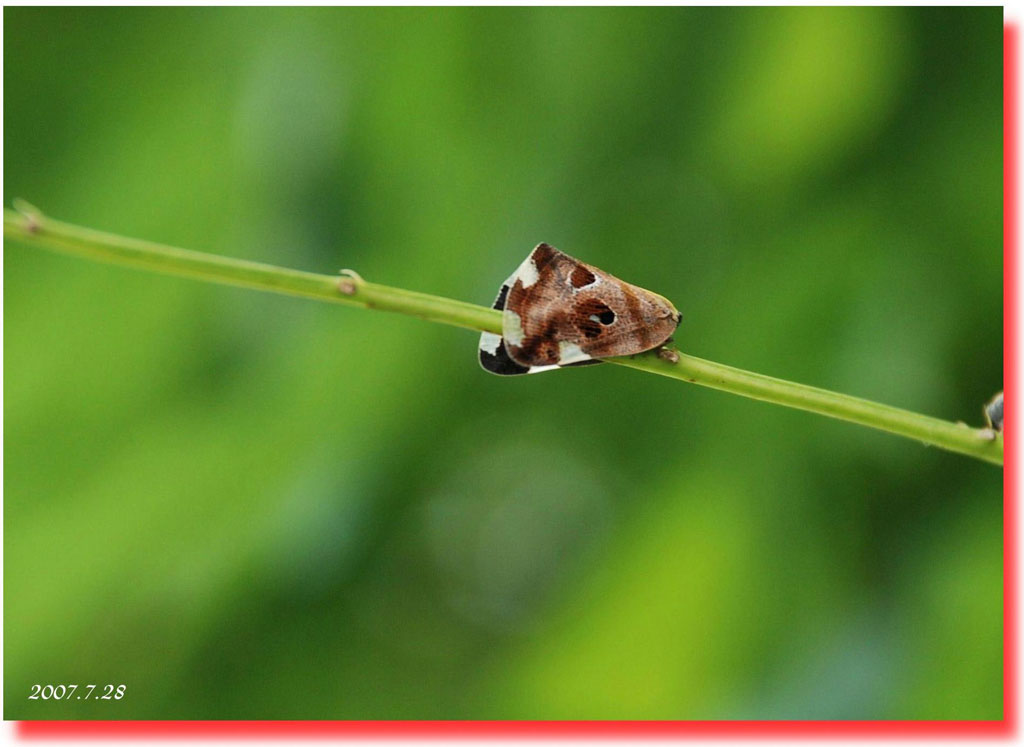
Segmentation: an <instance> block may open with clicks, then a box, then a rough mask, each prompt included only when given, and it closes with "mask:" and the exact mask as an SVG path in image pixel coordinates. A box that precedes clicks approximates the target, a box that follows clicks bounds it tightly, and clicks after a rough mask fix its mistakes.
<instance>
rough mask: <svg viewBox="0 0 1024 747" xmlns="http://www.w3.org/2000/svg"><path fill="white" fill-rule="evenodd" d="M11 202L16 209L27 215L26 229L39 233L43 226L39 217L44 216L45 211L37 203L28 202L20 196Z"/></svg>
mask: <svg viewBox="0 0 1024 747" xmlns="http://www.w3.org/2000/svg"><path fill="white" fill-rule="evenodd" d="M11 204H12V205H13V206H14V209H15V210H17V211H18V212H19V213H21V214H22V215H23V216H25V229H26V230H27V231H28V232H29V233H39V229H40V228H42V225H40V222H39V219H40V218H42V217H43V212H42V211H41V210H40V209H39V208H37V207H36V206H35V205H33V204H31V203H29V202H26V201H25V200H23V199H21V198H20V197H15V198H14V199H13V200H12V201H11Z"/></svg>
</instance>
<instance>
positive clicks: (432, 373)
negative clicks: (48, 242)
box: [4, 8, 1002, 719]
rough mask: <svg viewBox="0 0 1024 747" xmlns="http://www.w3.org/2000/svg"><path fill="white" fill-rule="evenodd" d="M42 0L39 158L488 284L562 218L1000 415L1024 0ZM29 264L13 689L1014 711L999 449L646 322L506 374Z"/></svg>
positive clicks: (30, 46) (167, 237) (798, 352)
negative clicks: (465, 4)
mask: <svg viewBox="0 0 1024 747" xmlns="http://www.w3.org/2000/svg"><path fill="white" fill-rule="evenodd" d="M4 20H5V24H4V28H5V39H4V41H5V60H4V62H5V79H4V84H5V94H6V107H5V158H6V160H5V166H4V176H5V194H4V200H5V203H6V204H10V200H11V198H13V197H16V196H25V197H29V198H30V199H32V200H33V202H35V203H37V204H39V205H41V206H44V207H45V208H46V209H47V211H48V212H50V213H52V214H53V215H55V216H60V217H62V218H66V219H67V220H69V221H72V222H77V223H82V224H86V225H90V226H95V227H97V228H101V229H105V230H110V231H114V232H117V233H120V234H124V235H129V236H144V237H148V238H153V239H155V240H159V241H163V242H166V243H169V244H173V245H178V246H187V247H193V248H196V249H203V250H208V251H217V252H223V253H226V254H230V255H232V256H237V257H243V258H247V259H253V260H258V261H264V262H270V263H274V264H278V265H284V266H289V267H297V268H303V269H307V270H311V271H314V272H326V273H331V272H333V271H335V270H337V269H338V268H340V267H356V268H358V269H359V270H360V272H362V273H363V275H364V276H366V277H367V278H369V279H380V280H382V281H384V282H388V283H391V284H394V285H396V286H400V287H409V288H416V289H420V290H423V291H427V292H432V293H437V294H440V295H444V296H449V297H453V298H460V299H465V300H467V301H474V302H477V303H481V304H487V303H489V302H490V301H491V299H492V298H493V294H494V292H495V290H496V289H497V286H498V284H500V282H501V281H502V280H503V279H504V277H505V276H506V274H507V273H508V272H509V270H510V269H511V268H512V267H514V266H515V265H516V264H517V263H518V262H519V261H520V260H521V259H522V257H523V256H524V255H525V253H526V252H527V251H528V250H529V248H530V247H532V246H533V245H534V244H535V243H537V242H538V241H541V240H545V241H549V242H551V243H553V244H555V245H556V246H559V247H560V248H562V249H564V250H566V251H569V252H570V253H573V254H574V255H576V256H579V257H581V258H582V259H585V260H586V261H588V262H592V263H593V264H596V265H598V266H601V267H603V268H606V269H607V270H609V271H610V272H613V273H615V274H616V275H619V276H620V277H623V278H626V279H628V280H630V281H632V282H636V283H639V284H641V285H644V286H646V287H650V288H652V289H653V290H656V291H658V292H659V293H663V294H664V295H666V296H667V297H668V298H670V299H672V300H673V302H674V303H675V304H676V306H677V307H678V308H679V309H680V310H681V311H682V312H683V316H684V324H683V326H682V327H681V328H680V334H679V335H678V336H677V341H678V342H679V343H680V346H681V348H682V349H683V350H685V351H687V352H690V353H693V354H695V355H698V356H701V357H704V358H709V359H712V360H722V361H726V362H728V363H731V364H734V365H737V366H741V367H744V368H749V369H753V370H758V371H762V372H764V373H767V374H771V375H775V376H780V377H784V378H787V379H792V380H797V381H805V382H807V383H811V384H815V385H818V386H822V387H827V388H829V389H835V390H840V391H847V392H850V393H852V394H856V395H860V396H864V397H868V398H871V399H875V400H879V401H883V402H888V403H891V404H894V405H897V406H901V407H906V408H908V409H911V410H916V411H920V412H928V413H931V414H934V415H936V416H939V417H943V418H946V419H950V420H958V419H960V420H965V421H967V422H969V423H971V424H973V425H979V424H980V422H981V410H980V408H981V405H982V403H983V402H985V401H986V400H987V399H988V398H989V397H990V396H991V395H992V393H993V392H995V391H997V390H999V389H1001V388H1002V381H1001V371H1002V350H1001V344H1002V342H1001V341H1002V327H1001V317H1002V312H1001V309H1002V299H1001V287H1002V282H1001V261H1002V259H1001V252H1000V247H1001V217H1002V216H1001V177H1002V172H1001V157H1002V140H1001V138H1002V127H1001V115H1002V102H1001V85H1002V77H1001V51H1002V46H1001V38H1002V37H1001V33H1002V27H1001V24H1002V16H1001V12H1000V10H999V9H998V8H969V9H962V8H941V9H935V8H913V9H897V8H866V9H854V8H843V9H815V8H803V9H788V10H784V11H780V10H776V9H770V8H758V9H749V8H734V9H703V8H693V9H600V10H594V9H586V10H585V9H561V8H559V9H489V10H481V9H444V10H434V9H415V10H409V9H271V8H266V9H252V8H218V9H189V8H178V9H165V8H161V9H156V8H153V9H148V8H147V9H143V8H133V9H120V8H103V9H84V8H60V9H58V8H51V9H42V8H7V9H5V11H4ZM186 42H187V43H186ZM4 269H5V287H4V290H5V292H6V306H5V338H4V339H5V341H4V345H5V349H4V352H5V354H6V356H7V361H8V365H7V367H6V371H5V374H6V376H5V391H4V394H5V436H6V439H5V445H6V446H5V455H4V456H5V467H6V469H5V488H6V490H5V499H6V500H5V516H4V520H5V538H6V545H5V548H4V560H5V564H4V565H5V578H4V581H5V599H4V602H5V613H6V615H5V622H4V625H5V629H4V632H5V651H4V653H5V675H6V676H5V693H4V694H5V703H6V709H5V714H4V715H5V716H6V717H7V718H111V717H114V718H503V717H521V718H566V717H569V718H571V717H583V716H586V717H622V718H751V717H764V718H788V717H796V718H816V717H817V718H831V717H844V718H925V717H927V718H958V719H962V718H998V717H1000V716H1001V712H1002V701H1001V677H1002V672H1001V653H1002V648H1001V640H1002V639H1001V635H1002V632H1001V614H1002V609H1001V602H1002V599H1001V594H1000V589H1001V566H1000V550H1001V537H1002V525H1001V518H1002V508H1001V502H1000V495H1001V489H1002V485H1001V475H1000V474H999V472H998V471H997V470H994V469H992V467H991V466H989V465H985V464H981V463H975V462H973V461H972V460H966V459H963V458H960V457H955V456H951V455H949V454H947V453H944V452H941V451H938V450H934V449H931V450H929V449H923V448H917V447H916V446H915V445H913V444H909V443H902V442H894V439H892V438H891V436H888V435H886V434H882V433H876V432H872V431H867V430H864V429H857V428H852V427H849V426H847V425H845V424H841V423H838V422H834V421H827V420H821V419H815V418H811V417H809V416H807V415H806V414H804V413H797V412H792V411H787V410H783V409H781V408H770V407H767V406H761V405H758V404H753V403H750V402H746V401H742V400H740V399H739V398H735V397H727V396H725V395H722V394H719V393H716V392H709V391H703V390H700V389H697V388H691V387H680V386H678V385H677V384H675V383H673V382H668V381H663V380H661V379H650V380H647V379H645V381H644V385H643V386H637V379H638V377H637V374H636V373H635V372H630V371H624V370H621V368H619V367H612V366H602V367H595V368H594V369H581V370H575V371H564V372H559V373H552V374H546V375H543V376H538V377H529V379H528V380H524V381H512V382H510V381H506V380H500V379H497V378H496V377H490V376H487V375H485V374H484V373H482V372H481V371H480V370H479V369H478V368H477V366H476V363H475V360H474V356H475V349H474V345H475V340H474V339H473V337H472V336H471V335H468V334H467V333H465V332H463V331H461V330H456V329H451V328H444V327H440V326H437V325H429V324H421V323H418V322H415V321H410V320H408V319H404V318H400V317H397V316H390V315H385V314H366V313H362V312H357V311H351V310H348V309H339V308H333V307H330V306H328V305H320V304H312V303H309V302H307V301H304V300H302V299H292V298H284V297H273V296H266V295H261V294H254V293H251V292H248V291H245V290H237V289H225V288H220V287H215V286H209V285H204V284H199V283H194V282H190V281H187V280H177V279H169V278H165V277H158V276H149V275H146V274H142V273H134V272H130V271H127V270H121V269H116V268H111V267H106V266H99V265H92V264H89V263H84V262H73V261H71V260H68V259H65V258H62V257H56V256H48V255H44V254H41V253H38V252H30V251H27V250H24V249H22V248H20V247H16V246H11V247H9V248H8V250H7V251H6V252H5V259H4ZM897 443H898V446H896V445H895V444H897ZM36 682H39V683H46V682H51V683H57V682H79V683H85V682H96V683H102V682H112V683H121V682H124V683H126V684H127V694H126V697H125V699H124V700H122V701H119V702H118V703H117V704H116V705H113V704H100V703H75V702H72V703H54V702H46V703H43V702H39V701H29V700H27V699H26V697H27V695H28V692H29V686H30V685H31V684H32V683H36Z"/></svg>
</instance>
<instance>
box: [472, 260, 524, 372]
mask: <svg viewBox="0 0 1024 747" xmlns="http://www.w3.org/2000/svg"><path fill="white" fill-rule="evenodd" d="M514 279H515V275H513V276H512V277H510V278H509V279H508V280H506V281H505V282H504V283H502V285H501V290H500V291H498V297H497V298H496V299H494V303H493V304H491V308H492V309H497V310H498V311H504V309H505V299H506V298H508V289H509V288H510V287H511V285H512V281H513V280H514ZM479 358H480V365H481V366H482V367H483V369H484V370H485V371H490V372H491V373H492V374H497V375H498V376H519V375H521V374H527V373H530V367H529V366H522V365H520V364H518V363H516V362H515V361H514V360H512V358H511V357H510V356H509V354H508V348H506V347H505V340H504V338H503V337H502V336H501V335H496V334H494V333H493V332H483V333H481V335H480V351H479Z"/></svg>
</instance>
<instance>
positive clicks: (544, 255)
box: [530, 244, 558, 272]
mask: <svg viewBox="0 0 1024 747" xmlns="http://www.w3.org/2000/svg"><path fill="white" fill-rule="evenodd" d="M557 251H558V250H557V249H555V247H553V246H551V244H537V247H536V248H535V249H534V250H533V253H532V254H531V255H530V256H531V257H532V258H533V264H534V266H535V267H536V268H537V271H538V272H540V269H541V268H542V267H543V266H544V265H546V264H547V263H548V262H550V261H551V259H552V258H553V257H554V256H555V252H557Z"/></svg>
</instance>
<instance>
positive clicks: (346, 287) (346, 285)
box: [338, 270, 364, 296]
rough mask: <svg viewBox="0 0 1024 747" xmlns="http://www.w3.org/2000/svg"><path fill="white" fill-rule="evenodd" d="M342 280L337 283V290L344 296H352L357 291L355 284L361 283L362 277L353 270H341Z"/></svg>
mask: <svg viewBox="0 0 1024 747" xmlns="http://www.w3.org/2000/svg"><path fill="white" fill-rule="evenodd" d="M340 272H341V275H342V278H341V280H339V281H338V290H339V291H341V292H342V293H343V294H344V295H346V296H354V295H355V294H356V291H357V290H358V288H357V286H356V283H357V282H358V283H362V282H364V281H363V278H362V276H361V275H360V274H359V273H358V272H356V271H355V270H341V271H340Z"/></svg>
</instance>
